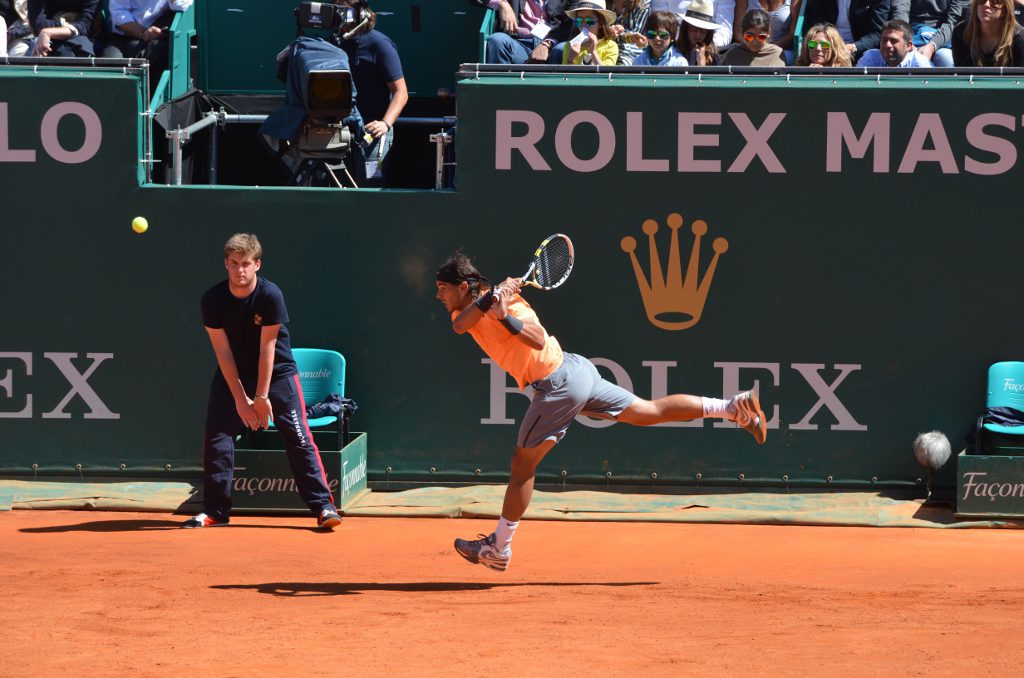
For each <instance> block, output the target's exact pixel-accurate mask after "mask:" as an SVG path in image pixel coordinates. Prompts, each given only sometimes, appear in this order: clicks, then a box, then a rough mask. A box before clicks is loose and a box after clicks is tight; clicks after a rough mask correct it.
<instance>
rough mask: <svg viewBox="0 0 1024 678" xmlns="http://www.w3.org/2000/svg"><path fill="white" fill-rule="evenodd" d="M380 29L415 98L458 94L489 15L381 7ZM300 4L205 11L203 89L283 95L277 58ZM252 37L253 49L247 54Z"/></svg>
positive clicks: (434, 2)
mask: <svg viewBox="0 0 1024 678" xmlns="http://www.w3.org/2000/svg"><path fill="white" fill-rule="evenodd" d="M370 4H371V7H373V9H374V11H375V12H377V26H376V28H377V30H378V31H380V32H382V33H384V34H385V35H387V36H388V37H389V38H391V39H392V40H393V41H394V42H395V45H396V46H397V47H398V54H399V56H400V57H401V59H402V68H403V71H404V73H405V80H406V84H407V85H408V87H409V93H410V94H411V95H412V96H420V97H433V96H435V95H437V94H439V92H440V90H447V91H449V92H450V91H452V90H454V88H455V77H454V73H455V71H456V70H457V69H458V66H459V64H460V63H464V62H472V61H476V60H477V52H478V46H477V45H478V36H477V34H478V32H479V28H480V22H481V21H482V20H483V15H484V12H483V10H481V9H479V8H477V7H473V6H472V5H471V4H470V3H469V1H468V0H424V1H421V2H415V1H412V2H410V1H409V0H373V1H372V2H371V3H370ZM298 5H299V0H260V2H245V3H239V2H224V1H223V0H200V2H199V3H198V4H197V8H196V11H197V23H198V27H199V53H200V71H199V82H198V83H197V86H198V87H199V88H201V89H202V90H204V91H206V92H209V93H211V94H233V93H249V94H278V93H280V94H283V93H284V86H283V85H282V84H281V81H279V80H278V79H277V77H276V75H275V68H274V57H275V56H276V55H277V53H278V52H280V51H281V50H282V49H283V48H284V47H285V46H287V45H288V43H290V42H291V41H292V40H293V39H294V38H295V16H294V10H295V8H296V7H297V6H298ZM239 35H244V36H246V37H245V41H244V42H245V44H246V45H247V47H246V48H244V49H240V48H239V39H238V36H239Z"/></svg>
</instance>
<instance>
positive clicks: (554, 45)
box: [485, 0, 1024, 68]
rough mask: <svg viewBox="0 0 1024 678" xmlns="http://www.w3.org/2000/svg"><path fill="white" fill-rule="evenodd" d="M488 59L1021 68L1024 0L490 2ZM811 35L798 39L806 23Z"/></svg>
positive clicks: (804, 33)
mask: <svg viewBox="0 0 1024 678" xmlns="http://www.w3.org/2000/svg"><path fill="white" fill-rule="evenodd" d="M487 6H488V7H489V8H491V9H493V10H494V11H495V16H496V21H495V26H494V32H493V33H492V34H491V35H490V36H489V37H488V39H487V45H486V55H485V56H486V60H487V62H488V63H500V64H524V63H547V64H565V65H599V66H613V65H617V66H630V65H637V66H715V65H732V66H769V67H777V66H786V65H796V66H812V67H822V68H829V67H848V66H864V67H887V66H888V67H904V68H906V67H914V68H920V67H925V68H927V67H932V66H936V67H954V66H955V67H993V66H1002V67H1024V28H1022V24H1024V0H488V1H487ZM801 16H802V17H803V27H804V30H802V31H801V35H797V34H796V31H797V27H798V20H799V18H800V17H801Z"/></svg>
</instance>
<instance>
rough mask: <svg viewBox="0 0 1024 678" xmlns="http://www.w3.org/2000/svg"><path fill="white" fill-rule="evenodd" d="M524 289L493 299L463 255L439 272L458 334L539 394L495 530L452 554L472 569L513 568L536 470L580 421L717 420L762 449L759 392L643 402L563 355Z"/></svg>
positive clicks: (441, 293)
mask: <svg viewBox="0 0 1024 678" xmlns="http://www.w3.org/2000/svg"><path fill="white" fill-rule="evenodd" d="M521 285H522V281H521V280H519V279H518V278H506V279H505V280H504V282H502V283H500V284H499V285H498V286H497V287H496V291H495V292H490V291H489V290H490V289H491V284H490V281H488V279H487V278H486V277H484V276H483V275H481V274H480V271H478V270H477V269H476V267H475V266H474V265H473V263H472V262H471V261H470V259H469V258H468V257H466V256H465V255H464V254H462V253H461V252H457V253H455V254H453V255H451V256H450V257H448V260H447V261H445V262H444V265H442V266H441V268H440V270H438V272H437V299H438V300H439V301H440V302H441V303H442V304H443V305H444V307H445V308H446V309H447V310H448V312H449V313H450V314H451V319H452V329H454V330H455V333H456V334H465V333H466V332H469V335H470V336H471V337H473V339H475V340H476V343H477V344H479V345H480V348H482V349H483V350H484V353H486V354H487V355H488V356H489V357H490V358H491V360H493V361H494V362H495V363H497V364H498V365H500V366H501V367H502V369H504V370H505V371H506V372H508V373H509V374H511V375H512V377H513V378H514V379H515V380H516V383H517V384H518V385H519V388H520V389H525V388H526V386H528V385H529V386H532V387H533V391H534V396H533V401H532V402H531V403H530V407H529V409H527V411H526V416H524V417H523V423H522V424H521V425H520V427H519V437H518V439H517V440H516V448H515V453H514V454H513V456H512V469H511V474H510V478H509V483H508V488H507V489H506V490H505V502H504V505H503V506H502V509H501V518H500V519H499V520H498V526H497V527H496V528H495V530H494V532H493V533H491V534H489V535H487V536H486V537H484V536H482V535H481V538H480V539H473V540H467V539H456V540H455V550H456V551H458V553H459V555H461V556H462V557H463V558H465V559H466V560H468V561H469V562H471V563H480V564H481V565H484V566H486V567H489V568H490V569H492V570H497V571H499V572H504V571H505V570H506V569H507V568H508V564H509V561H510V560H511V559H512V547H511V544H512V536H513V535H514V534H515V531H516V528H517V527H518V526H519V520H520V518H522V516H523V513H525V512H526V507H527V506H529V504H530V499H531V497H532V496H533V483H534V474H535V472H536V469H537V465H538V464H539V463H540V461H541V460H542V459H543V458H544V455H546V454H547V453H548V452H549V451H550V450H551V448H552V447H554V446H555V444H556V443H558V441H559V440H561V439H562V437H563V436H564V435H565V432H566V430H567V429H568V428H569V424H570V423H572V420H573V419H574V418H575V417H576V416H577V415H579V414H583V415H586V416H589V417H600V418H603V419H614V420H616V421H621V422H625V423H627V424H633V425H634V426H651V425H654V424H660V423H662V422H668V421H690V420H691V419H701V418H705V417H717V418H721V419H728V420H730V421H734V422H736V423H737V424H738V425H739V426H740V427H742V428H743V429H744V430H746V431H747V432H749V433H750V434H751V435H752V436H754V439H755V440H756V441H757V442H758V444H763V443H764V441H765V437H766V435H767V421H766V419H765V416H764V412H763V411H762V410H761V405H760V403H759V402H758V399H757V393H755V392H753V391H745V392H743V393H739V394H737V395H735V396H733V397H732V398H731V399H729V400H720V399H716V398H704V397H700V396H693V395H669V396H665V397H664V398H658V399H657V400H644V399H643V398H638V397H637V396H636V395H634V394H632V393H630V392H629V391H627V390H626V389H624V388H622V387H620V386H618V385H616V384H613V383H611V382H609V381H606V380H605V379H603V378H602V377H601V375H600V374H599V373H598V371H597V368H596V367H595V366H594V364H593V363H591V362H590V361H589V360H587V359H586V358H584V357H582V356H578V355H576V354H574V353H565V352H563V351H562V347H561V346H560V345H559V344H558V340H557V339H555V338H554V337H553V336H551V335H550V334H548V333H547V331H546V330H545V329H544V327H543V326H542V325H541V324H540V321H539V320H538V319H537V314H536V313H535V312H534V311H533V309H532V308H530V305H529V304H528V303H526V301H525V300H524V299H523V298H522V297H521V296H520V295H519V290H520V287H521ZM495 297H497V301H495Z"/></svg>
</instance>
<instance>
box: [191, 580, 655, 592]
mask: <svg viewBox="0 0 1024 678" xmlns="http://www.w3.org/2000/svg"><path fill="white" fill-rule="evenodd" d="M659 583H660V582H656V581H629V582H510V583H506V584H501V583H498V584H491V583H486V582H461V581H459V582H395V583H377V582H361V583H355V582H309V583H307V582H271V583H266V584H216V585H214V586H211V587H210V588H211V589H222V590H232V589H238V590H254V591H258V592H259V593H269V594H271V595H275V596H349V595H358V594H360V593H362V592H363V591H398V592H406V593H421V592H445V591H489V590H490V589H496V588H507V587H510V586H558V587H562V586H610V587H615V586H655V585H657V584H659Z"/></svg>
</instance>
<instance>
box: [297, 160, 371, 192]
mask: <svg viewBox="0 0 1024 678" xmlns="http://www.w3.org/2000/svg"><path fill="white" fill-rule="evenodd" d="M339 171H340V172H343V173H344V176H345V177H347V178H348V182H349V184H351V185H352V188H359V185H358V184H356V180H355V179H353V178H352V174H351V173H350V172H349V171H348V167H347V166H346V165H345V159H344V158H327V159H325V158H310V157H306V158H303V159H302V161H301V162H300V163H299V165H298V167H296V168H295V172H294V173H293V174H292V178H291V180H290V181H289V182H288V185H289V186H307V187H311V186H323V187H328V188H330V187H336V188H345V185H344V184H342V183H341V181H340V180H339V179H338V175H337V174H335V173H336V172H339Z"/></svg>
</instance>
